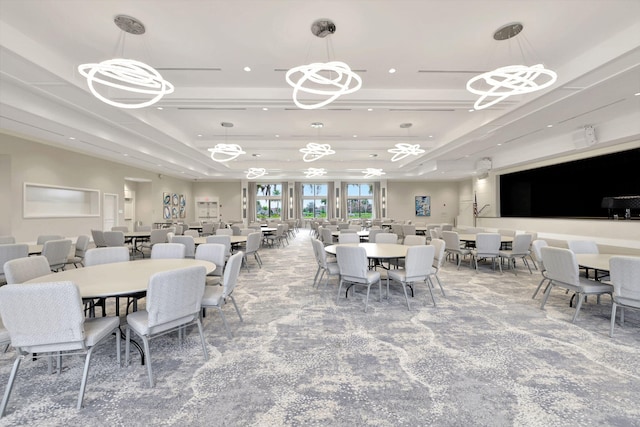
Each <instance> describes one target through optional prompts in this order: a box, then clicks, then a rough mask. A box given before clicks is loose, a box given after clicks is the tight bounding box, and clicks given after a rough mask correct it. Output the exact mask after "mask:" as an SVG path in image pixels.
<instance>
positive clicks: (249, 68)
mask: <svg viewBox="0 0 640 427" xmlns="http://www.w3.org/2000/svg"><path fill="white" fill-rule="evenodd" d="M243 70H245V71H246V72H247V73H248V72H249V71H251V67H244V68H243Z"/></svg>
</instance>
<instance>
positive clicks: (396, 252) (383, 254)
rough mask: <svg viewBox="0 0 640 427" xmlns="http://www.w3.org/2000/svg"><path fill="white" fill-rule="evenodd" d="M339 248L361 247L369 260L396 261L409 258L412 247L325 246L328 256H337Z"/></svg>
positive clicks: (360, 244)
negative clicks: (408, 252) (408, 254)
mask: <svg viewBox="0 0 640 427" xmlns="http://www.w3.org/2000/svg"><path fill="white" fill-rule="evenodd" d="M338 246H360V247H361V248H364V249H365V251H366V252H367V258H375V259H395V258H404V257H405V256H407V249H409V248H410V247H411V246H408V245H398V244H396V243H343V244H337V245H329V246H325V248H324V250H325V251H326V252H327V253H328V254H332V255H335V254H336V249H337V247H338Z"/></svg>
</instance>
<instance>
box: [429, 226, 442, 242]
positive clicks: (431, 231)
mask: <svg viewBox="0 0 640 427" xmlns="http://www.w3.org/2000/svg"><path fill="white" fill-rule="evenodd" d="M429 236H430V237H431V240H434V239H439V238H440V237H439V236H438V231H437V230H436V229H435V228H430V229H429Z"/></svg>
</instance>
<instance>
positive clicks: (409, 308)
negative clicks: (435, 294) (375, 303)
mask: <svg viewBox="0 0 640 427" xmlns="http://www.w3.org/2000/svg"><path fill="white" fill-rule="evenodd" d="M401 283H402V290H403V291H404V299H405V300H406V301H407V310H409V311H411V306H410V305H409V296H408V295H407V284H406V283H405V282H401ZM388 297H389V295H387V298H388Z"/></svg>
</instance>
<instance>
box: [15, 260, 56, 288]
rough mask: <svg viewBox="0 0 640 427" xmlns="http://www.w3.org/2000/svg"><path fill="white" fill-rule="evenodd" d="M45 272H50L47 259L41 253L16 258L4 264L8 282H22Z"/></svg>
mask: <svg viewBox="0 0 640 427" xmlns="http://www.w3.org/2000/svg"><path fill="white" fill-rule="evenodd" d="M47 274H51V269H50V268H49V261H47V259H46V258H45V257H44V256H42V255H40V256H28V257H26V258H16V259H12V260H11V261H7V262H6V263H5V264H4V275H5V278H6V279H7V283H8V284H12V283H24V282H26V281H27V280H31V279H35V278H36V277H42V276H46V275H47Z"/></svg>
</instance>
